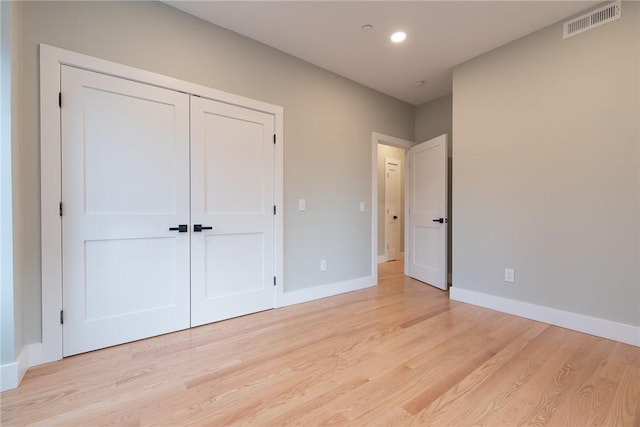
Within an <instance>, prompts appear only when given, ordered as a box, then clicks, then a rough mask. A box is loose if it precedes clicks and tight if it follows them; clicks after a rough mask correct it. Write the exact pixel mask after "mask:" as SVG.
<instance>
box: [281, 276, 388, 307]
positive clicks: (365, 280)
mask: <svg viewBox="0 0 640 427" xmlns="http://www.w3.org/2000/svg"><path fill="white" fill-rule="evenodd" d="M376 284H377V283H376V278H375V277H374V276H366V277H359V278H357V279H353V280H347V281H344V282H336V283H329V284H326V285H321V286H314V287H312V288H307V289H300V290H296V291H291V292H284V293H283V294H282V296H281V298H280V301H279V304H277V306H278V307H285V306H287V305H293V304H300V303H303V302H308V301H313V300H317V299H320V298H326V297H331V296H334V295H338V294H343V293H345V292H351V291H357V290H360V289H364V288H369V287H372V286H376Z"/></svg>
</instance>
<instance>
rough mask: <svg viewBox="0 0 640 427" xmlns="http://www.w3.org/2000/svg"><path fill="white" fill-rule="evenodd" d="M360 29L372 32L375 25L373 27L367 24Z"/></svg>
mask: <svg viewBox="0 0 640 427" xmlns="http://www.w3.org/2000/svg"><path fill="white" fill-rule="evenodd" d="M360 29H361V30H362V31H371V30H373V25H371V24H365V25H363V26H362V27H360Z"/></svg>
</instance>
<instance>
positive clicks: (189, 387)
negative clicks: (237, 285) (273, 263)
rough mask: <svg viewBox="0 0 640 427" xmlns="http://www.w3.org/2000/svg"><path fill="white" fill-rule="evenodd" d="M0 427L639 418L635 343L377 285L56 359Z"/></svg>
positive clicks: (638, 421)
mask: <svg viewBox="0 0 640 427" xmlns="http://www.w3.org/2000/svg"><path fill="white" fill-rule="evenodd" d="M0 399H1V401H0V407H1V411H2V415H1V419H0V422H1V423H2V425H3V426H5V425H6V426H22V425H42V426H50V425H64V426H89V425H91V426H93V425H132V426H133V425H136V426H137V425H164V426H177V425H180V426H182V425H197V426H200V425H211V426H216V427H218V426H226V425H259V426H290V425H340V426H341V425H355V426H364V425H366V426H395V425H398V426H400V425H434V426H444V425H447V426H448V425H487V426H499V425H505V426H513V425H518V424H522V425H524V424H535V425H547V426H560V425H562V426H564V425H575V426H586V425H603V426H640V348H638V347H633V346H630V345H626V344H621V343H616V342H613V341H608V340H605V339H600V338H596V337H592V336H589V335H585V334H580V333H578V332H573V331H569V330H565V329H561V328H557V327H554V326H550V325H546V324H543V323H539V322H534V321H531V320H527V319H522V318H518V317H514V316H510V315H507V314H503V313H499V312H495V311H491V310H488V309H484V308H480V307H475V306H471V305H467V304H463V303H459V302H455V301H450V300H449V298H448V293H447V292H443V291H440V290H438V289H435V288H432V287H430V286H428V285H425V284H423V283H420V282H417V281H415V280H412V279H410V278H408V277H406V276H403V275H402V262H390V263H385V264H381V265H380V270H379V285H378V286H377V287H375V288H368V289H364V290H361V291H356V292H350V293H348V294H343V295H339V296H335V297H331V298H325V299H322V300H318V301H312V302H309V303H305V304H299V305H295V306H290V307H285V308H281V309H277V310H270V311H265V312H261V313H256V314H253V315H250V316H244V317H240V318H237V319H230V320H227V321H223V322H218V323H215V324H211V325H205V326H201V327H198V328H194V329H189V330H185V331H180V332H176V333H173V334H167V335H163V336H159V337H154V338H150V339H147V340H142V341H137V342H133V343H129V344H124V345H121V346H116V347H112V348H107V349H103V350H99V351H94V352H91V353H86V354H81V355H77V356H73V357H70V358H66V359H64V360H61V361H59V362H55V363H50V364H47V365H43V366H38V367H34V368H31V369H29V371H28V372H27V374H26V375H25V378H24V380H23V382H22V384H21V385H20V387H19V388H18V389H16V390H10V391H7V392H4V393H2V394H1V395H0Z"/></svg>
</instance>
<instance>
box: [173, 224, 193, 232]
mask: <svg viewBox="0 0 640 427" xmlns="http://www.w3.org/2000/svg"><path fill="white" fill-rule="evenodd" d="M169 231H177V232H179V233H186V232H187V231H189V230H188V228H187V224H180V225H179V226H177V227H169Z"/></svg>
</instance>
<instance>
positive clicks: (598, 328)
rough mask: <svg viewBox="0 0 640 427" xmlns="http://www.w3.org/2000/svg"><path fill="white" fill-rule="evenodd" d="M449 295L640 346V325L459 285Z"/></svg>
mask: <svg viewBox="0 0 640 427" xmlns="http://www.w3.org/2000/svg"><path fill="white" fill-rule="evenodd" d="M449 295H450V298H451V299H452V300H454V301H460V302H464V303H468V304H473V305H477V306H480V307H485V308H490V309H492V310H496V311H500V312H503V313H508V314H513V315H515V316H519V317H524V318H526V319H532V320H537V321H540V322H544V323H549V324H551V325H555V326H560V327H562V328H567V329H572V330H574V331H578V332H584V333H586V334H589V335H595V336H597V337H602V338H607V339H610V340H614V341H619V342H623V343H625V344H631V345H635V346H637V347H640V326H633V325H627V324H625V323H617V322H612V321H611V320H606V319H601V318H598V317H591V316H586V315H584V314H578V313H573V312H570V311H564V310H559V309H556V308H551V307H545V306H542V305H536V304H531V303H527V302H522V301H517V300H512V299H508V298H503V297H498V296H495V295H489V294H484V293H481V292H475V291H470V290H467V289H460V288H457V287H455V286H454V287H452V288H451V290H450V293H449Z"/></svg>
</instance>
